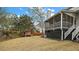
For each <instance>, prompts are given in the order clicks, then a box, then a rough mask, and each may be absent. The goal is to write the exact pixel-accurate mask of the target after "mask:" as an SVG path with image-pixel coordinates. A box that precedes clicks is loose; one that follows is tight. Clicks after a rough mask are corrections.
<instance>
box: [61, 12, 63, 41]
mask: <svg viewBox="0 0 79 59" xmlns="http://www.w3.org/2000/svg"><path fill="white" fill-rule="evenodd" d="M61 40H63V13H62V12H61Z"/></svg>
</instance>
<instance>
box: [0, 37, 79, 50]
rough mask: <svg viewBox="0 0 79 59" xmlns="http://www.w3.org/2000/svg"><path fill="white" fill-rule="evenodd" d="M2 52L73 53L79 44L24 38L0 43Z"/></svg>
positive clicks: (39, 38)
mask: <svg viewBox="0 0 79 59" xmlns="http://www.w3.org/2000/svg"><path fill="white" fill-rule="evenodd" d="M0 50H1V51H73V50H79V43H77V42H72V41H69V40H64V41H58V40H55V39H54V40H53V39H52V40H51V39H49V38H41V37H40V36H32V37H22V38H16V39H10V40H5V41H1V42H0Z"/></svg>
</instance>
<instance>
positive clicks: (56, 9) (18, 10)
mask: <svg viewBox="0 0 79 59" xmlns="http://www.w3.org/2000/svg"><path fill="white" fill-rule="evenodd" d="M63 8H64V7H44V11H45V12H47V10H48V9H51V10H53V11H54V13H57V12H59V11H60V10H61V9H63ZM6 10H7V12H9V13H13V14H16V15H22V14H27V15H29V9H28V7H7V8H6Z"/></svg>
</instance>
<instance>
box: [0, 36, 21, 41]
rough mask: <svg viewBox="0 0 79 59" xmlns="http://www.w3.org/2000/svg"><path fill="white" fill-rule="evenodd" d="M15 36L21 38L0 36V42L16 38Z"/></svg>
mask: <svg viewBox="0 0 79 59" xmlns="http://www.w3.org/2000/svg"><path fill="white" fill-rule="evenodd" d="M16 38H22V37H5V38H0V42H3V41H8V40H12V39H16Z"/></svg>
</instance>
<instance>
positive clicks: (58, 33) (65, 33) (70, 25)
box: [44, 7, 79, 40]
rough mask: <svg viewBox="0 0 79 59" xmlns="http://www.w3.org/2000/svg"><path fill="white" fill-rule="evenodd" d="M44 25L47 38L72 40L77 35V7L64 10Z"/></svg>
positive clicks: (78, 31)
mask: <svg viewBox="0 0 79 59" xmlns="http://www.w3.org/2000/svg"><path fill="white" fill-rule="evenodd" d="M44 23H45V35H46V36H47V37H55V38H60V39H61V40H63V39H67V38H69V39H71V40H74V38H76V36H77V37H78V33H79V7H69V8H65V9H63V10H61V12H59V13H57V14H55V15H53V16H52V17H50V18H48V19H47V20H46V21H45V22H44Z"/></svg>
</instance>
